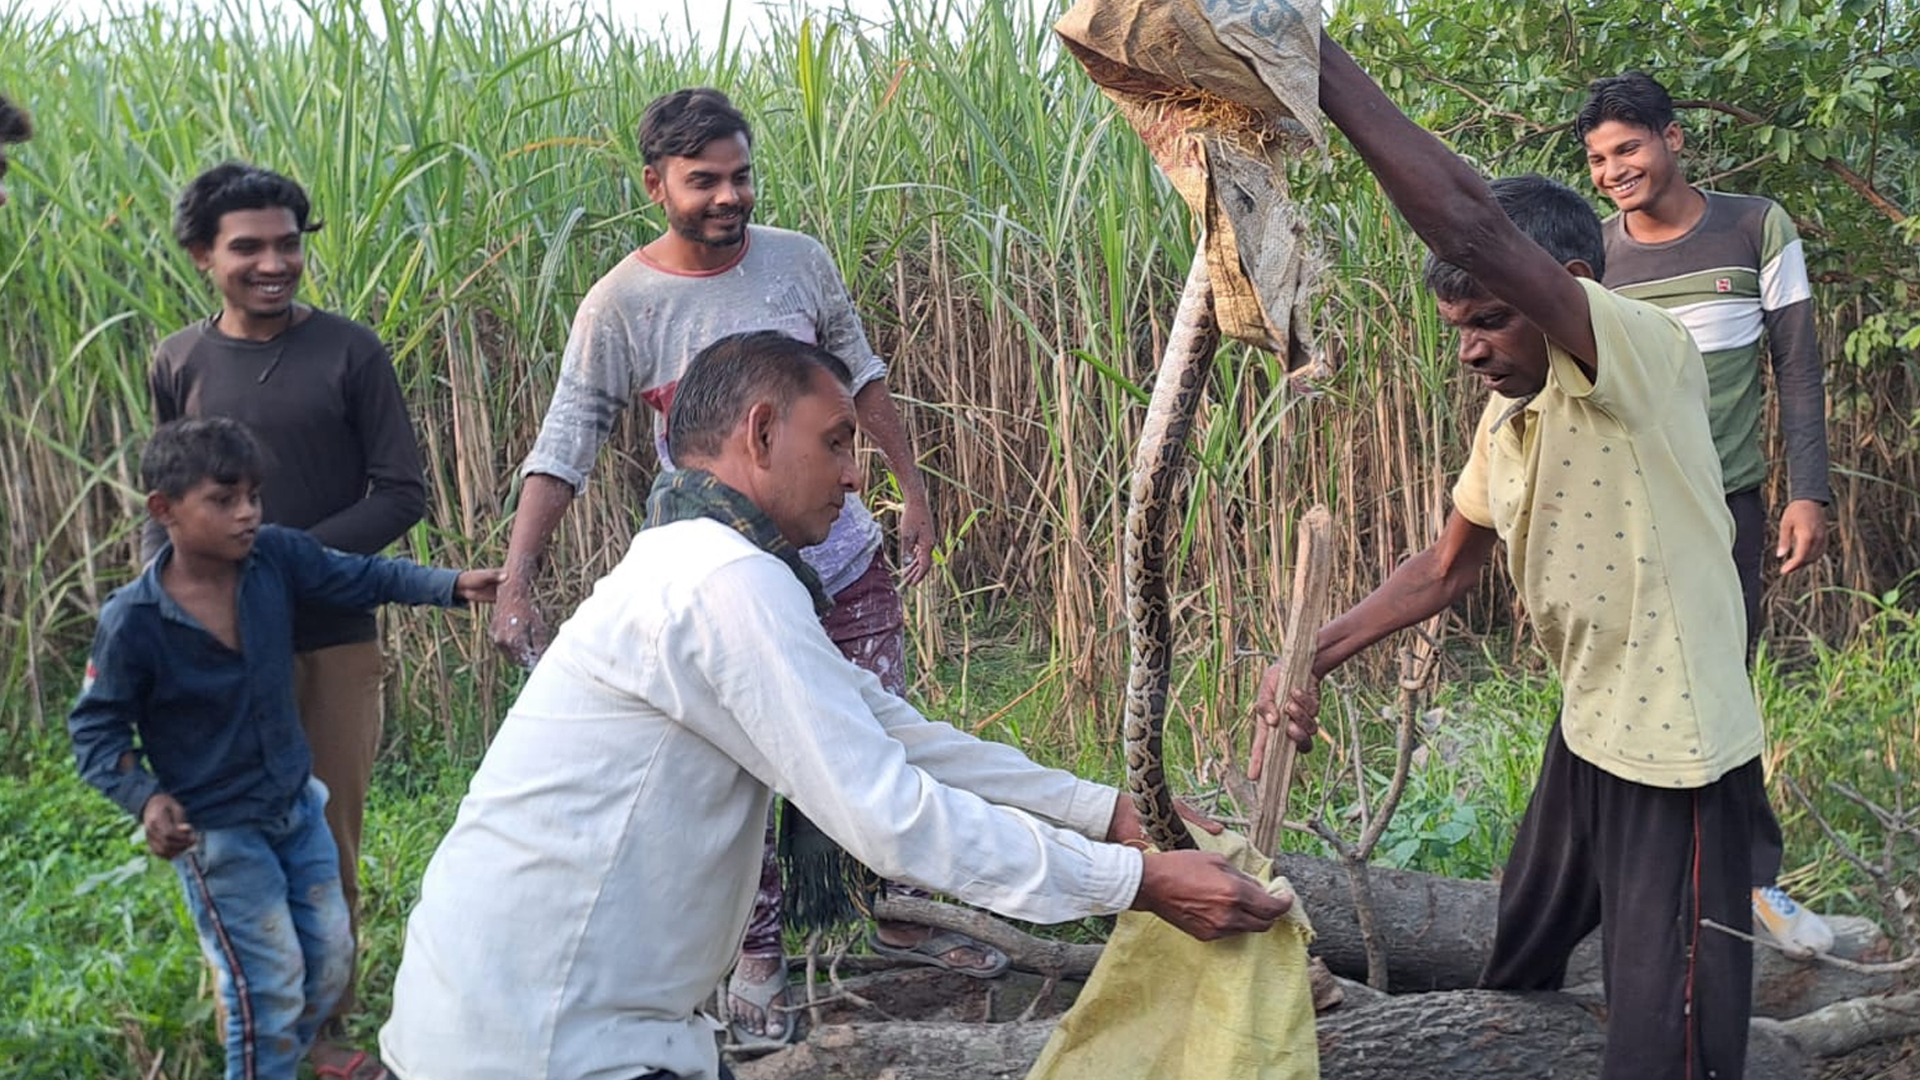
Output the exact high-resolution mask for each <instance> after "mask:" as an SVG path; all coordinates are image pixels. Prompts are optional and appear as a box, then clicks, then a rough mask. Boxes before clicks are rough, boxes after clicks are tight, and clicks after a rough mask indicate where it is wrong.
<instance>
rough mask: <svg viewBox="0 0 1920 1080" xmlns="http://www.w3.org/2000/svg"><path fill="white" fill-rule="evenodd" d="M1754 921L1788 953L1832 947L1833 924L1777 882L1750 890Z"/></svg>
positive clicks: (1805, 955) (1808, 954) (1806, 955)
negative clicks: (1808, 908) (1802, 903)
mask: <svg viewBox="0 0 1920 1080" xmlns="http://www.w3.org/2000/svg"><path fill="white" fill-rule="evenodd" d="M1753 921H1754V922H1757V923H1759V924H1760V925H1761V926H1764V927H1766V930H1767V933H1769V934H1771V935H1772V936H1773V940H1775V941H1777V942H1779V943H1780V945H1781V947H1782V948H1783V949H1785V950H1786V952H1787V955H1789V956H1792V957H1795V958H1797V959H1801V960H1809V959H1812V958H1813V955H1814V954H1815V953H1824V952H1828V951H1830V950H1832V948H1833V927H1831V926H1828V925H1827V920H1825V919H1823V918H1821V917H1820V916H1818V915H1816V914H1814V913H1813V912H1811V911H1808V910H1807V909H1806V908H1805V907H1803V906H1801V905H1800V904H1798V903H1795V902H1794V899H1793V897H1791V896H1788V895H1787V892H1786V890H1785V889H1782V888H1781V887H1780V886H1778V885H1761V886H1758V887H1756V888H1755V889H1754V890H1753Z"/></svg>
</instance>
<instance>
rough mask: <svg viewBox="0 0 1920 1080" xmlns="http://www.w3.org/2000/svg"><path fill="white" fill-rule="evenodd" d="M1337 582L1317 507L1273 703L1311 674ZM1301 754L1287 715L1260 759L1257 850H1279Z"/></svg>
mask: <svg viewBox="0 0 1920 1080" xmlns="http://www.w3.org/2000/svg"><path fill="white" fill-rule="evenodd" d="M1332 586H1333V514H1332V513H1330V512H1329V511H1328V510H1327V508H1326V507H1325V506H1315V507H1314V508H1313V509H1311V510H1309V511H1307V512H1306V514H1305V515H1304V516H1302V517H1301V519H1300V543H1299V547H1298V550H1297V551H1296V552H1295V553H1294V558H1293V598H1292V600H1291V602H1290V603H1289V604H1288V606H1287V640H1286V643H1285V646H1284V648H1285V653H1284V655H1283V657H1282V659H1281V663H1282V664H1283V665H1284V666H1283V667H1282V668H1281V676H1280V690H1279V693H1278V695H1277V696H1276V697H1275V698H1274V705H1275V707H1277V708H1279V709H1282V710H1284V709H1285V708H1286V707H1287V699H1288V698H1289V697H1291V696H1292V695H1293V690H1294V687H1297V686H1305V685H1307V680H1309V679H1311V678H1313V642H1314V637H1315V635H1317V634H1318V633H1319V631H1320V624H1321V623H1323V622H1326V621H1327V594H1328V593H1329V591H1331V589H1332ZM1297 752H1298V750H1297V748H1296V747H1295V746H1294V745H1293V740H1292V739H1289V738H1287V729H1286V721H1285V720H1284V719H1283V720H1282V721H1281V724H1280V730H1279V731H1278V732H1276V733H1275V737H1273V738H1269V739H1268V740H1267V752H1266V757H1265V758H1264V759H1263V760H1262V761H1261V762H1260V791H1259V796H1258V798H1257V799H1256V800H1255V804H1256V805H1255V810H1254V818H1253V846H1254V849H1255V850H1257V851H1260V852H1263V853H1265V854H1267V855H1277V854H1279V837H1280V819H1281V817H1282V816H1283V815H1284V814H1285V812H1286V809H1287V795H1288V793H1289V792H1291V791H1292V790H1293V759H1294V755H1295V754H1296V753H1297Z"/></svg>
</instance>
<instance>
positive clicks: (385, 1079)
mask: <svg viewBox="0 0 1920 1080" xmlns="http://www.w3.org/2000/svg"><path fill="white" fill-rule="evenodd" d="M367 1060H368V1055H367V1052H366V1051H365V1050H355V1051H354V1052H353V1056H352V1057H350V1058H348V1059H347V1063H346V1064H345V1065H316V1066H314V1067H313V1075H315V1076H317V1077H320V1078H321V1080H329V1078H337V1080H390V1078H391V1077H392V1075H393V1074H392V1073H389V1072H388V1071H387V1067H386V1066H385V1065H382V1064H380V1062H379V1061H374V1062H373V1067H374V1068H375V1069H377V1070H378V1071H377V1072H375V1073H374V1074H373V1075H372V1076H361V1075H359V1073H360V1067H361V1066H362V1065H365V1064H366V1063H367Z"/></svg>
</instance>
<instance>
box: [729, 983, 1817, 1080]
mask: <svg viewBox="0 0 1920 1080" xmlns="http://www.w3.org/2000/svg"><path fill="white" fill-rule="evenodd" d="M1596 1012H1597V1010H1596V1009H1595V1008H1594V1007H1593V1006H1591V1005H1589V1004H1583V1003H1582V1002H1580V1001H1578V1000H1576V999H1575V998H1572V997H1569V996H1567V995H1563V994H1529V995H1520V994H1496V993H1491V992H1488V991H1479V990H1468V991H1458V992H1451V993H1435V994H1411V995H1406V996H1402V997H1396V998H1390V999H1387V1000H1384V1001H1381V1002H1378V1003H1376V1004H1372V1005H1369V1006H1367V1007H1365V1008H1360V1009H1354V1010H1351V1011H1349V1010H1340V1011H1337V1012H1334V1013H1331V1014H1328V1015H1327V1016H1323V1017H1321V1018H1320V1021H1319V1033H1320V1073H1321V1075H1322V1076H1324V1077H1327V1078H1328V1080H1461V1078H1463V1077H1474V1078H1476V1080H1538V1078H1540V1077H1543V1076H1551V1077H1554V1078H1555V1080H1592V1078H1596V1077H1598V1076H1599V1067H1600V1048H1601V1046H1602V1044H1603V1043H1604V1039H1605V1037H1604V1034H1603V1032H1602V1030H1601V1026H1600V1020H1599V1018H1598V1016H1597V1015H1596ZM1142 1022H1143V1023H1146V1022H1150V1021H1148V1020H1146V1019H1145V1018H1143V1019H1142ZM1052 1026H1053V1022H1052V1021H1050V1020H1039V1021H1026V1022H1020V1023H1010V1024H950V1023H908V1022H900V1023H886V1024H844V1025H830V1026H826V1027H822V1028H820V1029H817V1030H816V1031H814V1032H813V1033H812V1034H810V1035H809V1036H808V1038H807V1040H806V1042H804V1043H801V1044H800V1045H799V1046H795V1047H793V1048H791V1049H788V1050H783V1051H781V1052H780V1053H778V1054H774V1055H772V1056H770V1057H765V1058H761V1059H759V1060H757V1061H750V1062H744V1063H741V1064H738V1065H736V1066H735V1067H734V1073H735V1075H736V1076H738V1077H739V1080H1019V1078H1020V1077H1023V1076H1025V1075H1026V1072H1027V1069H1028V1068H1029V1067H1030V1066H1031V1065H1032V1063H1033V1061H1034V1059H1035V1058H1037V1057H1038V1056H1039V1054H1040V1048H1041V1046H1042V1045H1044V1044H1045V1042H1046V1039H1047V1034H1048V1033H1049V1032H1050V1031H1051V1030H1052ZM1746 1076H1747V1080H1811V1077H1812V1076H1813V1071H1812V1069H1811V1068H1810V1067H1809V1064H1808V1061H1807V1059H1805V1058H1804V1057H1802V1056H1801V1055H1800V1054H1799V1052H1798V1051H1796V1050H1795V1049H1794V1048H1793V1047H1792V1045H1791V1044H1789V1043H1788V1042H1787V1041H1786V1040H1785V1039H1783V1038H1781V1037H1780V1035H1778V1034H1777V1033H1774V1032H1772V1031H1768V1030H1761V1029H1759V1028H1756V1029H1755V1031H1754V1034H1753V1039H1752V1041H1751V1043H1750V1044H1749V1049H1748V1062H1747V1072H1746ZM1169 1080H1174V1078H1169ZM1196 1080H1197V1078H1196ZM1208 1080H1212V1078H1208ZM1248 1080H1257V1078H1248Z"/></svg>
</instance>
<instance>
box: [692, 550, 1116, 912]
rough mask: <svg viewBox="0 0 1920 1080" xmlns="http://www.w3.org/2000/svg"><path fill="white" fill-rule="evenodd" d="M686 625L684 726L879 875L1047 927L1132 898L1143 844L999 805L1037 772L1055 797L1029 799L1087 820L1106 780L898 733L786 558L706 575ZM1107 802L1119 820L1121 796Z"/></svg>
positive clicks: (978, 747) (948, 733) (902, 727)
mask: <svg viewBox="0 0 1920 1080" xmlns="http://www.w3.org/2000/svg"><path fill="white" fill-rule="evenodd" d="M677 622H678V623H679V625H677V626H674V627H673V628H672V631H671V632H670V633H669V634H668V635H667V636H666V637H665V639H664V641H663V645H662V647H663V649H665V650H666V651H667V653H668V655H666V656H663V657H661V660H662V661H663V662H662V663H661V664H660V665H659V667H658V668H657V669H656V670H658V671H661V672H680V673H685V674H684V675H682V676H679V677H677V678H676V682H677V684H678V685H676V686H675V687H674V693H673V695H672V696H673V697H674V698H676V699H677V706H676V711H677V712H678V714H679V716H678V719H680V720H681V722H682V723H684V724H686V725H687V726H688V727H690V728H693V729H694V730H696V731H698V732H699V733H700V734H701V735H702V736H704V737H706V738H707V739H709V740H711V741H712V742H714V743H715V745H717V746H719V747H720V748H721V749H722V750H723V751H724V752H726V753H727V754H728V755H729V756H731V757H732V758H733V759H734V760H735V761H737V762H739V763H740V765H741V766H742V767H743V768H745V769H747V770H748V771H749V772H750V773H752V774H753V775H755V776H756V777H757V778H758V779H760V780H761V781H762V782H763V783H765V784H766V785H767V786H768V787H770V788H772V789H773V790H775V791H777V792H779V793H780V794H781V795H784V796H786V797H787V798H788V799H790V800H792V801H793V803H794V804H795V805H797V806H798V807H799V808H800V809H801V810H802V811H803V812H804V813H805V814H806V815H807V817H808V818H809V819H811V820H812V821H813V822H814V823H815V824H816V825H818V826H819V827H820V828H821V829H822V831H824V832H825V833H826V834H827V835H828V836H830V837H832V838H833V840H834V841H835V842H836V843H838V844H840V845H841V846H842V847H844V848H845V849H846V850H847V851H848V852H850V853H852V854H853V855H854V856H855V857H856V858H858V859H859V860H860V861H862V862H864V863H865V864H866V865H868V866H870V867H872V868H873V869H874V870H875V871H877V872H879V873H880V874H881V875H883V876H885V877H888V878H898V879H905V880H907V881H912V882H916V883H918V884H921V885H924V886H926V887H928V888H932V889H937V890H939V891H941V892H946V893H950V894H952V895H954V896H957V897H959V898H960V899H961V900H964V901H966V902H967V903H970V904H974V905H977V906H980V907H985V908H988V909H991V910H993V911H996V912H999V913H1000V914H1003V915H1007V916H1010V917H1013V918H1019V919H1027V920H1031V921H1034V922H1064V921H1067V920H1071V919H1078V918H1084V917H1086V916H1088V915H1096V914H1110V913H1112V912H1116V911H1120V910H1122V909H1124V908H1126V907H1128V906H1129V905H1130V904H1131V903H1132V902H1133V898H1134V893H1135V892H1136V891H1137V890H1138V888H1139V884H1140V870H1141V857H1140V853H1139V852H1137V851H1134V850H1132V849H1130V848H1126V847H1122V846H1120V845H1115V844H1105V843H1097V842H1094V841H1092V840H1089V839H1087V837H1085V836H1083V835H1079V834H1078V833H1075V832H1069V831H1066V830H1065V829H1061V828H1058V827H1056V826H1054V825H1051V824H1048V823H1047V822H1046V821H1042V820H1040V819H1039V818H1037V817H1035V816H1033V815H1032V814H1029V813H1027V812H1024V811H1023V810H1018V809H1013V808H1011V807H1009V806H1001V805H995V802H994V801H992V796H994V795H1007V796H1013V795H1015V793H1016V791H1017V788H1018V787H1019V784H1020V783H1021V782H1022V780H1023V779H1024V780H1025V781H1027V782H1031V783H1034V784H1036V785H1037V786H1038V787H1039V788H1040V789H1041V791H1042V793H1043V794H1042V797H1040V798H1038V799H1029V798H1028V797H1026V796H1021V797H1020V801H1022V802H1025V801H1033V802H1036V803H1038V804H1040V805H1039V807H1037V809H1040V810H1041V811H1042V812H1045V813H1046V814H1047V816H1049V817H1055V816H1056V815H1057V819H1058V820H1061V821H1063V822H1071V823H1072V824H1073V826H1074V827H1075V828H1085V827H1087V826H1088V825H1089V823H1090V822H1091V820H1092V818H1093V817H1095V816H1096V811H1095V810H1094V809H1093V807H1094V806H1095V805H1097V803H1098V802H1099V801H1100V799H1101V795H1100V794H1099V793H1098V792H1096V791H1091V790H1088V789H1089V788H1093V787H1097V786H1096V785H1086V786H1081V785H1079V784H1078V782H1077V781H1073V780H1072V778H1071V777H1070V776H1067V775H1066V774H1062V773H1058V771H1057V770H1050V769H1043V768H1041V767H1040V766H1038V765H1035V764H1033V763H1032V762H1030V761H1026V760H1025V758H1024V757H1021V756H1020V755H1019V753H1018V751H1015V750H1013V748H1011V747H1002V746H995V745H991V744H987V743H982V742H980V741H979V740H973V739H969V738H967V737H966V736H963V735H961V734H960V733H958V732H955V731H953V730H952V729H951V728H946V729H945V731H944V732H943V731H940V730H936V729H938V728H942V727H944V725H934V724H929V723H927V722H926V721H925V720H921V721H920V723H919V724H912V723H910V722H908V721H907V719H906V718H905V717H904V716H902V715H900V714H899V713H898V711H897V710H896V709H894V708H892V707H889V708H888V709H887V710H886V711H887V712H888V714H889V724H890V726H889V724H883V723H882V721H881V720H880V719H879V718H878V717H876V715H875V710H874V708H873V706H872V704H871V703H870V701H869V696H868V694H867V693H866V692H865V690H866V689H868V687H867V684H869V683H871V682H872V678H871V676H869V675H866V674H865V673H863V672H860V671H859V670H858V669H857V668H855V667H854V666H853V665H852V664H850V663H848V662H847V661H846V659H845V658H844V657H842V656H841V655H840V652H839V650H838V649H837V648H835V647H834V645H833V643H832V641H830V640H829V639H828V638H827V635H826V632H825V631H823V630H822V629H821V628H820V623H819V620H818V619H817V618H816V617H815V615H814V613H813V608H812V605H811V603H810V602H809V600H808V597H807V593H806V591H805V590H804V589H803V588H801V586H800V584H799V582H798V581H796V580H795V579H794V577H793V575H792V574H791V572H789V571H788V570H787V569H786V567H785V566H783V565H782V564H781V563H779V562H778V561H777V560H774V559H773V558H771V557H765V558H758V557H756V558H748V559H741V560H737V561H735V562H732V563H730V564H728V565H727V566H725V567H722V568H720V569H719V570H717V571H716V572H714V573H713V574H711V575H709V576H707V577H706V578H705V579H703V580H702V581H701V582H700V583H699V584H698V586H696V587H695V588H694V590H693V593H692V595H691V596H690V597H689V602H688V603H687V604H686V605H685V608H684V613H683V615H682V616H681V617H680V619H678V620H677ZM873 689H875V690H877V686H875V687H873ZM654 700H656V701H659V700H661V697H660V696H656V697H655V698H654ZM1022 763H1024V766H1023V764H1022ZM936 772H937V773H938V774H939V776H940V777H944V778H947V779H949V780H951V781H954V782H955V783H943V782H942V781H941V779H940V778H937V777H936V775H935V773H936ZM959 783H966V784H978V785H979V786H980V787H981V788H984V789H986V790H985V791H984V792H981V791H976V790H967V789H966V788H965V787H962V786H957V785H958V784H959ZM983 794H985V795H987V796H988V797H983ZM1105 806H1106V812H1107V813H1108V814H1110V813H1111V812H1112V807H1113V802H1112V796H1111V793H1110V792H1108V793H1106V795H1105ZM1105 824H1106V822H1105V820H1104V818H1102V820H1101V821H1100V824H1099V831H1104V829H1105ZM1085 831H1094V830H1092V829H1091V828H1085Z"/></svg>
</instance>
